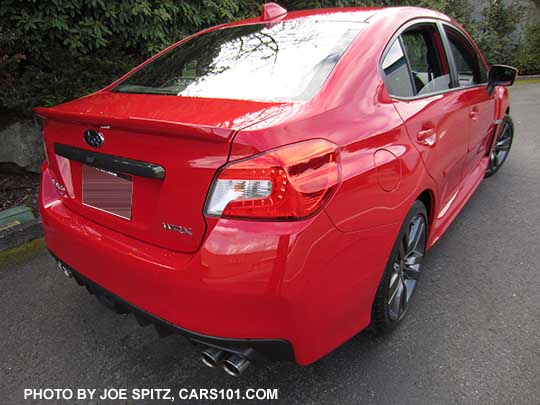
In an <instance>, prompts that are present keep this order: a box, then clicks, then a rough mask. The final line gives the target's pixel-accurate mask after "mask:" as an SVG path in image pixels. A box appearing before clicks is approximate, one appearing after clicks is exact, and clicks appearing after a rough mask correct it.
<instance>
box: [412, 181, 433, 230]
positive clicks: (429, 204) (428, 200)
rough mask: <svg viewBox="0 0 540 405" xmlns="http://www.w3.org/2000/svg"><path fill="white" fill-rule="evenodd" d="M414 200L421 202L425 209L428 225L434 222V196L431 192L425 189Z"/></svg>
mask: <svg viewBox="0 0 540 405" xmlns="http://www.w3.org/2000/svg"><path fill="white" fill-rule="evenodd" d="M416 200H419V201H422V203H423V204H424V206H425V207H426V211H427V214H428V223H429V224H430V225H431V224H432V223H433V220H434V217H433V213H434V211H435V210H434V207H435V194H434V193H433V190H431V189H429V188H428V189H425V190H424V191H422V192H421V193H420V194H419V195H418V197H416Z"/></svg>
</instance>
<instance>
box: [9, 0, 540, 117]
mask: <svg viewBox="0 0 540 405" xmlns="http://www.w3.org/2000/svg"><path fill="white" fill-rule="evenodd" d="M262 3H263V1H257V0H238V1H237V0H183V1H180V0H176V1H174V0H2V2H1V3H0V20H1V21H2V24H1V25H0V83H1V92H0V112H2V114H1V115H2V116H3V117H6V116H7V114H6V112H10V113H12V114H11V116H13V114H15V115H16V116H17V115H29V114H31V109H32V107H34V106H36V105H53V104H56V103H59V102H62V101H65V100H68V99H72V98H75V97H79V96H81V95H84V94H87V93H89V92H92V91H95V90H97V89H99V88H101V87H103V86H105V85H106V84H108V83H110V82H111V81H113V80H114V79H115V78H117V77H118V76H120V75H121V74H123V73H124V72H126V71H127V70H129V69H130V68H131V67H133V66H135V65H136V64H138V63H140V62H141V61H143V60H145V59H146V58H148V57H149V56H150V55H152V54H154V53H155V52H157V51H159V50H160V49H163V47H165V46H166V45H168V44H171V43H173V42H175V41H177V40H179V39H180V38H182V37H184V36H185V35H188V34H190V33H192V32H196V31H198V30H200V29H202V28H205V27H208V26H211V25H215V24H219V23H222V22H227V21H231V20H237V19H241V18H246V17H250V16H255V15H257V14H259V12H260V7H261V4H262ZM413 3H414V4H416V5H421V6H427V7H431V8H434V9H438V10H441V11H443V12H446V13H448V14H450V15H452V16H454V17H455V18H457V19H458V20H460V21H461V22H462V23H463V24H464V25H465V26H469V28H471V29H472V31H473V32H474V34H475V36H476V37H477V38H478V39H479V41H480V43H482V44H483V45H484V46H485V48H486V49H487V53H488V57H489V58H490V59H492V61H500V59H504V62H507V63H510V62H512V61H510V60H508V59H509V57H508V55H514V54H516V52H514V49H513V47H514V45H513V44H512V43H511V42H509V41H507V40H506V38H508V31H510V32H511V31H513V27H514V26H515V19H516V17H515V16H517V15H518V14H515V15H514V14H512V16H511V18H510V19H509V21H506V20H508V16H507V13H506V12H507V11H509V10H510V11H514V8H515V7H514V6H510V7H509V6H503V5H501V3H500V2H499V1H496V0H493V5H492V7H490V8H489V10H491V11H492V14H493V15H488V18H487V19H486V24H487V25H486V24H484V25H483V26H481V27H471V26H470V21H469V15H470V9H469V7H468V3H467V2H466V1H465V0H420V1H400V0H379V1H376V0H373V1H370V0H366V1H364V0H333V1H332V0H285V1H281V4H282V5H283V6H285V7H286V8H288V9H290V10H294V9H302V8H314V7H332V6H361V5H395V4H400V5H402V4H413ZM513 7H514V8H513ZM493 10H495V11H493ZM501 19H502V20H504V19H506V20H505V24H506V23H508V24H509V25H510V26H508V24H507V25H505V24H501ZM501 27H504V29H501ZM539 31H540V29H539V28H538V27H537V28H535V29H533V30H532V31H531V32H530V33H529V34H527V35H528V36H527V40H526V45H525V46H523V48H522V49H521V50H520V52H518V53H517V55H518V58H517V61H519V64H520V65H522V66H523V67H524V69H525V71H527V72H531V73H532V72H540V66H539V60H538V59H539V52H538V49H537V48H538V46H537V45H538V43H539V41H538V38H539ZM535 41H536V42H535ZM493 44H498V45H497V46H493ZM535 44H536V45H535ZM0 124H1V122H0Z"/></svg>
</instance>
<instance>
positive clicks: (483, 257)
mask: <svg viewBox="0 0 540 405" xmlns="http://www.w3.org/2000/svg"><path fill="white" fill-rule="evenodd" d="M511 99H512V106H511V115H512V116H513V119H514V122H515V124H516V136H515V141H514V145H513V148H512V152H511V155H510V157H509V160H508V161H507V162H506V164H505V166H504V167H503V168H502V169H501V170H500V171H499V173H497V174H496V175H495V176H494V177H493V178H491V179H488V180H485V181H484V182H483V183H482V184H481V185H480V187H479V188H478V190H477V191H476V193H475V194H474V195H473V197H472V198H471V200H470V201H469V203H468V204H467V205H466V206H465V208H464V209H463V211H462V213H461V214H460V215H459V216H458V218H457V219H456V221H455V222H454V224H453V225H452V226H451V227H450V229H449V230H448V231H447V233H446V234H445V235H444V236H443V237H442V238H441V240H440V241H439V242H437V244H436V245H435V246H434V247H433V249H432V250H431V251H430V252H429V254H428V257H427V260H426V267H425V271H424V274H423V276H422V279H421V283H420V285H419V289H418V291H417V295H416V297H415V300H414V302H413V304H412V308H411V310H410V312H409V314H408V318H407V319H406V321H405V322H404V324H403V325H402V326H401V327H400V328H399V329H398V330H397V331H395V333H393V334H392V335H389V336H385V337H379V338H373V337H370V336H369V335H368V334H366V333H362V334H360V335H358V336H356V337H354V338H352V339H351V340H350V341H349V342H347V343H345V344H344V345H343V346H342V347H340V348H338V349H337V350H335V351H334V352H333V353H331V354H329V355H328V356H326V357H324V358H323V359H321V360H320V361H318V362H317V363H315V364H313V365H310V366H308V367H300V366H297V365H295V364H292V363H284V362H283V363H270V364H267V365H264V366H262V367H258V368H255V367H252V368H250V369H248V371H247V372H246V373H245V374H244V375H243V376H242V377H241V378H236V379H235V378H233V377H230V376H228V375H226V374H225V373H223V372H222V371H221V370H212V369H208V368H206V367H204V366H202V365H201V363H200V360H199V352H198V351H197V350H196V349H195V348H194V347H193V346H192V345H191V344H190V343H188V342H187V341H186V340H184V339H183V338H181V337H177V336H170V337H167V338H165V339H160V338H158V337H157V334H156V333H155V332H154V331H153V330H152V329H151V328H141V327H139V326H138V324H137V323H136V322H135V320H134V319H133V317H131V316H128V315H115V314H113V313H112V312H110V311H109V310H108V309H106V308H105V307H104V306H102V305H100V304H98V303H97V301H96V300H95V299H94V297H92V296H90V295H89V294H88V293H87V292H86V291H85V290H84V289H82V288H79V287H78V286H77V285H76V284H75V283H74V282H73V281H71V280H68V279H67V278H66V277H64V276H63V275H62V274H61V273H60V271H58V270H57V268H56V266H55V264H54V261H53V260H52V258H51V257H50V256H49V255H48V253H46V252H45V251H44V250H41V251H38V252H37V253H35V254H33V255H32V256H31V257H27V258H23V259H21V258H14V259H12V260H11V261H9V262H4V263H3V264H0V403H4V404H17V403H24V402H25V401H24V399H23V398H24V389H25V388H26V389H28V388H70V389H77V388H96V389H97V390H98V392H99V391H101V390H102V389H105V388H116V389H119V388H127V389H128V390H131V389H133V388H168V389H172V390H173V393H178V391H179V390H180V389H182V388H188V389H191V388H195V389H199V388H208V389H211V388H216V389H222V388H223V389H228V388H232V389H240V390H245V389H248V388H277V389H278V390H279V391H278V398H279V400H278V401H268V402H274V403H288V404H292V403H298V404H308V403H320V404H330V403H339V404H345V403H357V404H358V403H377V404H393V403H396V404H398V403H399V404H435V403H437V404H438V403H475V404H476V403H499V404H510V403H525V404H535V403H536V404H537V403H540V319H539V314H540V243H539V241H540V176H539V175H540V101H539V100H540V84H529V85H525V84H518V85H516V86H514V87H513V88H512V90H511ZM321 316H323V314H321ZM325 316H326V315H325ZM313 339H317V337H316V336H314V337H313ZM130 392H131V391H130ZM184 392H185V391H184ZM240 392H241V393H244V392H245V391H240ZM176 396H177V398H176V401H175V402H180V401H179V397H178V395H177V394H176ZM52 402H55V403H56V402H57V401H51V403H52ZM94 402H96V401H94ZM123 402H128V403H135V401H133V400H128V401H122V400H119V401H115V402H113V403H123ZM186 402H187V401H186ZM203 402H205V401H202V402H200V403H203ZM217 402H221V401H215V402H214V403H217ZM234 402H237V401H231V402H230V403H234ZM248 402H251V401H244V403H248ZM265 402H267V401H265ZM100 403H111V401H105V402H100ZM139 403H150V402H149V401H144V402H139ZM152 403H157V402H152Z"/></svg>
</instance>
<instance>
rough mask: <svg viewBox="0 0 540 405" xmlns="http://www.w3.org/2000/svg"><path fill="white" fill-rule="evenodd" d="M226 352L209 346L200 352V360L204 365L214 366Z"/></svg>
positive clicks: (221, 360)
mask: <svg viewBox="0 0 540 405" xmlns="http://www.w3.org/2000/svg"><path fill="white" fill-rule="evenodd" d="M225 356H226V353H225V352H224V351H223V350H219V349H216V348H214V347H209V348H208V349H206V350H205V351H203V352H202V353H201V361H202V362H203V364H204V365H205V366H208V367H210V368H216V367H217V366H219V365H220V364H221V363H222V362H223V360H224V359H225Z"/></svg>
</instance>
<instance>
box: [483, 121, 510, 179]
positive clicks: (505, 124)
mask: <svg viewBox="0 0 540 405" xmlns="http://www.w3.org/2000/svg"><path fill="white" fill-rule="evenodd" d="M513 140H514V122H513V121H512V118H510V116H509V115H505V116H504V118H503V120H502V122H501V128H500V130H499V134H498V136H497V140H496V141H495V145H494V146H493V150H492V151H491V155H489V165H488V168H487V170H486V176H485V177H491V176H493V175H494V174H495V173H497V171H498V170H499V169H500V168H501V166H502V165H503V163H504V162H505V161H506V159H507V158H508V154H509V153H510V148H511V147H512V141H513Z"/></svg>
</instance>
